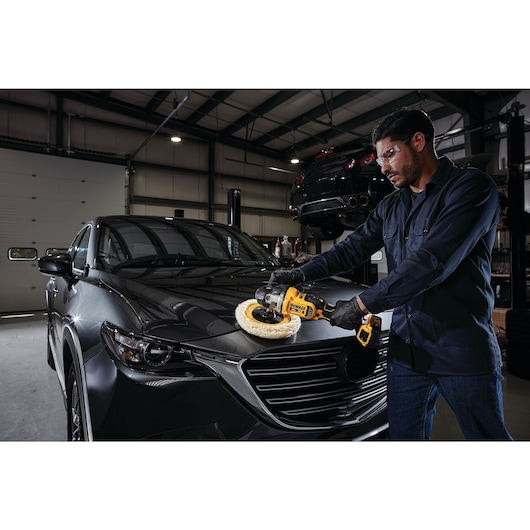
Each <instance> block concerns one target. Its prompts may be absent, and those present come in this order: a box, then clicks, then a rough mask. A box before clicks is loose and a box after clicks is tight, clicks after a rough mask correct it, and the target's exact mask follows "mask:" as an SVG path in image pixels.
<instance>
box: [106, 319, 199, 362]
mask: <svg viewBox="0 0 530 530" xmlns="http://www.w3.org/2000/svg"><path fill="white" fill-rule="evenodd" d="M101 334H102V336H103V339H104V341H105V344H106V345H107V347H108V349H109V350H110V352H111V353H112V354H113V356H114V357H116V358H117V359H118V360H119V361H121V362H122V363H123V364H125V365H126V366H130V367H132V368H136V369H138V370H145V371H148V370H152V369H156V368H158V369H160V368H164V369H179V368H184V367H185V366H188V367H190V365H189V364H188V363H189V362H190V361H192V357H191V354H190V353H189V352H186V351H184V350H182V349H181V348H180V347H179V346H177V345H173V344H169V343H167V342H163V341H160V340H157V339H154V338H150V337H142V336H139V335H136V334H134V333H127V332H125V331H123V330H120V329H119V328H117V327H115V326H113V325H112V324H109V323H108V322H105V323H104V324H103V326H102V327H101ZM183 363H186V364H185V365H184V366H183Z"/></svg>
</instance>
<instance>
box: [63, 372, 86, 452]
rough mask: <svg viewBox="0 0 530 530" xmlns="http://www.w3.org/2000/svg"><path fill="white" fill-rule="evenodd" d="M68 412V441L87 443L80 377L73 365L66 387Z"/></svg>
mask: <svg viewBox="0 0 530 530" xmlns="http://www.w3.org/2000/svg"><path fill="white" fill-rule="evenodd" d="M66 412H67V414H68V416H67V429H68V432H67V436H68V438H67V439H68V440H69V441H72V442H83V441H85V440H86V436H85V419H84V413H83V407H82V404H81V395H80V388H79V383H78V377H77V373H76V370H75V367H74V365H73V364H72V365H71V366H70V370H69V371H68V381H67V385H66Z"/></svg>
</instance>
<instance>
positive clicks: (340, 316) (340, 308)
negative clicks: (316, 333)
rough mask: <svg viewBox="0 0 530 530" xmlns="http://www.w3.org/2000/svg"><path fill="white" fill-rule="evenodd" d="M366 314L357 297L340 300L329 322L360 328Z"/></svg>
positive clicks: (333, 324) (345, 326)
mask: <svg viewBox="0 0 530 530" xmlns="http://www.w3.org/2000/svg"><path fill="white" fill-rule="evenodd" d="M363 316H364V311H363V310H362V309H361V308H360V307H359V303H358V302H357V298H356V297H355V298H352V299H351V300H348V301H346V300H338V301H337V303H336V305H335V310H334V311H333V314H332V315H331V319H330V321H329V323H330V324H331V325H332V326H339V327H340V328H344V329H358V328H359V326H360V325H361V321H362V319H363Z"/></svg>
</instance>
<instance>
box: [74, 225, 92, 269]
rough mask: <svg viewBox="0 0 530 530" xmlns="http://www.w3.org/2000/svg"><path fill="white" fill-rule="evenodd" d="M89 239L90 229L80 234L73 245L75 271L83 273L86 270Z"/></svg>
mask: <svg viewBox="0 0 530 530" xmlns="http://www.w3.org/2000/svg"><path fill="white" fill-rule="evenodd" d="M89 239H90V227H87V228H86V229H85V230H84V231H83V232H81V233H80V234H79V236H78V237H77V238H76V240H75V241H74V243H73V245H72V251H73V268H74V269H77V270H80V271H82V270H83V269H84V268H85V265H86V260H87V253H88V241H89Z"/></svg>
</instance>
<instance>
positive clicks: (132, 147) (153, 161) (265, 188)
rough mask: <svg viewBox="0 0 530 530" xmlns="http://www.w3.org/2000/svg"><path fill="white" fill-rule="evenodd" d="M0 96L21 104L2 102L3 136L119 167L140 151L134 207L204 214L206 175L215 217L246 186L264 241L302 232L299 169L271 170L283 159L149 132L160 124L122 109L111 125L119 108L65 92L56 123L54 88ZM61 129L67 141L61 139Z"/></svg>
mask: <svg viewBox="0 0 530 530" xmlns="http://www.w3.org/2000/svg"><path fill="white" fill-rule="evenodd" d="M0 97H1V98H2V99H6V100H10V101H16V102H17V104H20V107H18V108H17V107H11V106H9V107H5V108H2V112H1V113H0V136H4V137H10V138H11V137H13V138H24V139H26V140H32V141H34V142H35V143H39V144H42V149H43V150H45V149H46V145H49V146H51V147H52V148H53V150H56V149H57V148H60V149H62V150H63V151H66V152H67V153H71V155H70V156H75V157H87V156H99V157H107V158H109V159H111V158H112V159H114V160H115V162H116V163H117V164H118V165H120V166H121V168H125V166H126V160H127V157H128V156H129V155H130V154H132V153H136V154H135V156H134V158H133V161H132V165H133V168H134V172H133V174H132V175H131V182H130V190H131V194H132V195H133V198H132V201H131V208H130V213H133V214H140V215H174V212H175V210H184V215H185V216H186V217H190V218H198V219H207V218H208V214H209V184H210V180H209V179H210V178H213V190H214V192H213V200H214V205H213V208H214V218H215V220H216V221H221V222H225V221H226V220H227V193H228V190H229V189H231V188H237V189H240V190H241V209H242V215H241V228H242V229H243V230H245V231H247V232H249V233H251V234H252V235H255V236H258V237H262V238H264V239H265V240H267V239H269V240H273V239H275V238H276V237H278V236H282V235H284V234H287V235H289V236H290V237H291V238H293V239H294V238H296V237H298V236H300V235H301V227H300V225H298V223H295V222H294V221H292V220H291V218H290V216H289V214H288V210H287V208H288V203H289V192H290V188H291V185H292V182H293V179H294V177H295V174H288V173H280V172H276V171H272V170H270V169H268V167H269V166H276V165H277V164H278V161H276V160H274V159H268V158H267V157H264V156H261V155H256V154H254V153H246V152H244V151H243V150H241V149H237V148H235V147H232V146H224V145H221V144H218V143H216V142H211V143H208V142H205V141H203V140H198V139H196V138H192V137H186V136H184V138H183V141H182V143H180V144H174V143H172V142H170V141H169V135H168V134H167V133H158V134H156V135H155V136H153V137H152V138H151V134H152V132H153V131H154V130H155V129H156V126H154V125H153V124H147V123H144V122H141V121H139V120H135V119H132V118H126V117H123V116H120V117H119V118H118V120H119V122H120V124H121V127H109V125H108V122H110V121H111V120H114V121H115V120H116V119H117V118H116V115H114V114H110V113H109V112H107V111H104V110H101V109H97V108H93V107H91V106H89V105H86V104H82V103H78V102H74V101H70V100H68V99H65V100H64V102H63V106H62V116H63V119H62V122H61V123H60V124H59V125H60V127H58V124H57V115H56V110H57V109H56V107H57V102H56V100H55V97H54V96H53V95H49V94H46V93H43V92H40V91H32V90H0ZM29 105H31V107H32V109H35V105H37V108H38V107H39V106H40V111H41V112H39V113H36V112H35V111H33V112H32V111H31V110H29V109H26V108H24V106H29ZM36 117H37V118H36ZM59 130H62V140H58V138H57V135H58V134H59V133H58V131H59ZM149 138H150V139H149ZM147 139H149V141H148V142H147V143H146V145H145V146H144V147H142V148H141V149H140V150H139V151H138V149H139V147H140V146H142V144H143V143H144V142H145V141H146V140H147ZM58 143H61V144H62V145H60V146H58V145H57V144H58ZM210 149H211V150H213V154H211V152H210ZM137 151H138V152H137ZM210 159H211V160H213V164H214V167H213V177H211V176H210V175H209V160H210ZM243 161H246V162H248V163H249V164H243V163H242V162H243Z"/></svg>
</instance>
